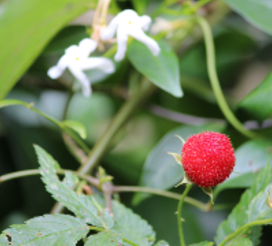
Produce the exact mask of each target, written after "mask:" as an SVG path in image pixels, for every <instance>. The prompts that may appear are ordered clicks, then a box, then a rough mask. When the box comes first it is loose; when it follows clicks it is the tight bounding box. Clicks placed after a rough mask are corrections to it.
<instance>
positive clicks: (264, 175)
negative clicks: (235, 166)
mask: <svg viewBox="0 0 272 246" xmlns="http://www.w3.org/2000/svg"><path fill="white" fill-rule="evenodd" d="M271 181H272V170H271V167H270V165H267V166H266V167H265V168H264V169H263V170H262V171H261V173H260V174H259V175H258V177H257V178H256V180H255V182H254V184H253V185H252V187H251V188H250V189H248V190H247V191H246V192H245V193H244V194H243V195H242V197H241V200H240V202H239V203H238V204H237V205H236V206H235V208H234V209H233V210H232V212H231V214H230V215H229V217H228V219H227V220H226V221H224V222H222V223H221V224H220V226H219V227H218V230H217V233H216V237H215V242H216V243H217V244H219V243H221V242H222V241H223V240H224V239H225V238H226V237H227V236H228V235H230V234H232V233H233V232H235V231H236V230H237V229H238V228H240V227H241V226H243V225H245V224H247V223H248V222H251V221H253V220H257V219H258V218H259V215H260V214H262V211H268V208H269V207H268V206H267V210H265V209H263V208H264V206H263V202H264V203H265V201H266V197H267V196H268V192H266V197H265V198H264V201H262V200H260V196H261V195H260V194H264V192H263V191H264V190H267V186H268V187H270V188H271V185H269V184H270V183H271ZM261 199H262V198H261ZM252 201H255V202H254V204H253V205H252V204H251V202H252ZM260 204H261V206H259V205H260ZM255 208H257V209H258V208H261V209H263V210H260V211H259V212H260V213H259V212H258V211H257V214H258V215H257V216H256V215H254V216H252V215H251V214H256V213H255V212H254V211H255ZM269 209H270V208H269ZM270 210H271V209H270ZM260 234H261V228H260V227H254V228H250V230H248V231H246V232H244V233H243V235H248V236H249V238H250V239H251V240H252V242H253V243H254V245H255V244H256V245H257V242H258V239H259V236H260Z"/></svg>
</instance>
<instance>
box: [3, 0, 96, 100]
mask: <svg viewBox="0 0 272 246" xmlns="http://www.w3.org/2000/svg"><path fill="white" fill-rule="evenodd" d="M92 1H93V2H94V0H58V1H55V0H46V1H36V0H20V1H16V0H10V1H5V2H4V3H2V5H1V15H0V26H1V28H0V37H1V39H0V47H2V49H1V57H0V67H1V73H0V81H1V82H0V99H3V98H4V97H5V95H6V94H7V93H8V92H9V90H10V89H11V88H12V87H13V85H14V84H15V83H16V81H17V80H18V79H19V78H20V77H21V76H22V74H23V73H24V72H25V71H26V70H27V69H28V67H29V66H30V65H31V63H32V62H33V61H34V60H35V59H36V58H37V56H38V55H39V54H40V53H41V51H42V50H43V48H44V47H45V46H46V44H47V43H48V42H49V40H50V39H51V38H52V37H53V36H54V35H55V34H56V33H57V31H58V30H60V29H61V28H62V27H63V26H65V25H66V24H67V23H68V22H69V21H70V20H72V19H73V18H75V17H76V16H78V15H79V14H80V13H82V12H83V11H85V10H87V9H88V7H89V6H90V3H91V2H92Z"/></svg>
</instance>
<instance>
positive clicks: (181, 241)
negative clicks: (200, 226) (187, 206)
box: [177, 184, 193, 246]
mask: <svg viewBox="0 0 272 246" xmlns="http://www.w3.org/2000/svg"><path fill="white" fill-rule="evenodd" d="M192 186H193V184H189V185H187V186H186V188H185V190H184V192H183V194H182V196H181V198H180V200H179V204H178V212H177V217H178V229H179V238H180V246H185V245H186V244H185V241H184V235H183V230H182V218H181V212H182V206H183V202H184V199H185V197H186V196H187V194H188V192H189V191H190V189H191V188H192Z"/></svg>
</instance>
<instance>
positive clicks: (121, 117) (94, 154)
mask: <svg viewBox="0 0 272 246" xmlns="http://www.w3.org/2000/svg"><path fill="white" fill-rule="evenodd" d="M154 88H155V86H154V85H153V84H151V83H150V82H149V81H148V80H144V81H143V82H142V84H141V86H140V89H139V91H138V92H137V93H135V94H134V95H133V96H132V97H131V98H130V99H129V100H128V101H127V102H126V103H125V104H124V105H123V106H122V107H121V109H120V110H119V112H118V113H117V114H116V116H115V117H114V119H113V120H112V122H111V124H110V125H109V127H108V129H107V130H106V131H105V133H104V134H103V136H102V137H101V138H100V140H99V141H98V142H97V143H96V144H95V146H94V147H93V149H92V150H91V152H90V154H89V156H88V160H87V162H86V164H85V165H84V166H82V167H81V168H80V169H79V170H78V172H79V173H80V174H87V173H91V172H92V171H93V170H94V168H95V167H96V166H97V164H98V162H99V161H100V159H101V157H102V156H103V155H104V153H105V152H106V151H107V149H108V147H109V145H110V143H111V140H112V139H113V137H114V136H115V134H116V132H117V131H118V130H119V129H120V128H121V127H122V125H123V124H124V123H125V122H126V121H127V119H128V118H129V117H130V116H131V114H132V113H133V112H134V111H135V109H136V108H137V107H138V106H139V104H141V103H142V102H143V100H144V99H145V98H146V97H147V96H148V95H149V94H150V93H151V92H152V91H153V90H154Z"/></svg>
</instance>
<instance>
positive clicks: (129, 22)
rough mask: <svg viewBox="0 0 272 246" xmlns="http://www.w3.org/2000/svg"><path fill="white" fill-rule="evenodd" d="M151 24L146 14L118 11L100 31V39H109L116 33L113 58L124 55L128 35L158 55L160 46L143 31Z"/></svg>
mask: <svg viewBox="0 0 272 246" xmlns="http://www.w3.org/2000/svg"><path fill="white" fill-rule="evenodd" d="M150 24H151V18H150V17H149V16H147V15H143V16H139V15H138V14H137V13H136V12H135V11H133V10H131V9H127V10H124V11H122V12H121V13H119V14H118V15H117V16H116V17H115V18H114V19H113V20H112V21H111V22H110V24H109V25H108V27H107V28H106V29H105V30H104V31H103V32H102V33H101V39H102V40H104V41H105V40H109V39H112V38H113V37H114V34H115V32H116V35H117V45H118V48H117V53H116V54H115V57H114V59H115V60H116V61H121V60H122V59H123V58H124V57H125V53H126V50H127V40H128V36H132V37H133V38H135V39H137V40H139V41H140V42H142V43H144V44H145V45H146V46H147V47H148V48H149V49H150V51H151V52H152V53H153V55H154V56H157V55H159V53H160V47H159V45H158V44H157V42H156V41H154V40H153V39H152V38H150V37H148V36H147V35H146V34H145V33H144V31H147V30H148V28H149V26H150Z"/></svg>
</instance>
